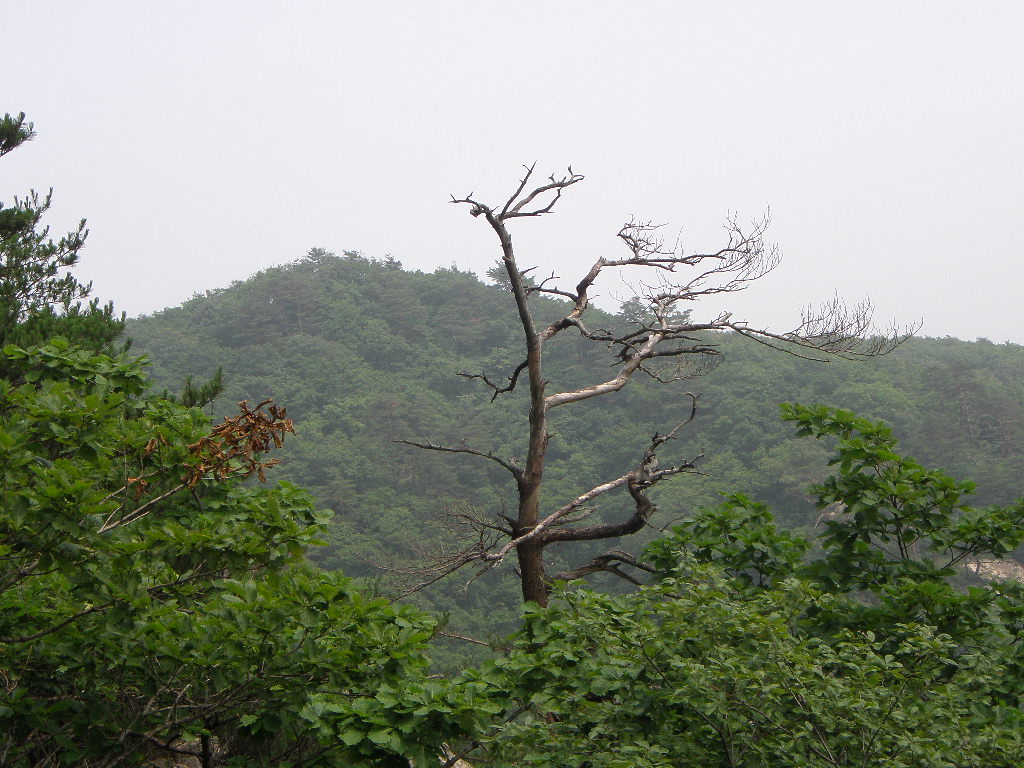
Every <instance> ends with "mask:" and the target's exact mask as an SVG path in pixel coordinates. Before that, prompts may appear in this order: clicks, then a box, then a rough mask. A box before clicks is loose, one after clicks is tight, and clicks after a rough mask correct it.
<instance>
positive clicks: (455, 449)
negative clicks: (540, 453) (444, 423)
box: [392, 439, 523, 480]
mask: <svg viewBox="0 0 1024 768" xmlns="http://www.w3.org/2000/svg"><path fill="white" fill-rule="evenodd" d="M392 442H395V443H402V444H403V445H411V446H412V447H413V448H422V449H423V450H425V451H441V452H442V453H467V454H469V455H470V456H479V457H480V458H483V459H489V460H490V461H493V462H494V463H495V464H497V465H498V466H500V467H504V468H505V469H507V470H508V471H509V472H511V473H512V476H513V477H515V478H516V480H521V479H522V475H523V469H522V467H519V466H517V465H516V464H515V463H514V462H513V461H506V460H505V459H503V458H501V457H500V456H495V455H494V454H493V453H492V452H491V451H478V450H477V449H475V448H470V447H469V446H467V445H456V446H451V445H437V444H435V443H431V442H429V441H428V442H423V443H417V442H416V441H414V440H404V439H402V440H394V441H392Z"/></svg>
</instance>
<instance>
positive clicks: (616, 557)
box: [548, 549, 657, 586]
mask: <svg viewBox="0 0 1024 768" xmlns="http://www.w3.org/2000/svg"><path fill="white" fill-rule="evenodd" d="M613 563H625V564H626V565H631V566H633V567H634V568H639V569H640V570H641V571H647V572H648V573H657V569H655V568H653V567H652V566H650V565H648V564H647V563H644V562H642V561H640V560H638V559H636V558H635V557H633V556H632V555H630V554H629V553H627V552H623V551H622V550H618V549H613V550H610V551H608V552H605V553H604V554H603V555H598V556H597V557H595V558H594V559H593V560H591V561H590V562H589V563H585V564H584V565H581V566H579V567H578V568H573V569H572V570H571V571H562V572H560V573H554V574H551V575H550V576H548V580H549V581H550V582H556V581H574V580H576V579H582V578H583V577H584V576H589V575H590V574H592V573H611V574H614V575H615V576H618V577H619V578H620V579H625V580H626V581H628V582H630V583H631V584H635V585H637V586H643V582H642V581H640V580H639V579H637V578H634V577H633V576H630V575H629V574H628V573H626V572H625V571H623V570H622V569H621V568H619V567H618V566H616V565H613Z"/></svg>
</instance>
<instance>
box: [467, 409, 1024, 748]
mask: <svg viewBox="0 0 1024 768" xmlns="http://www.w3.org/2000/svg"><path fill="white" fill-rule="evenodd" d="M785 415H786V418H788V419H790V420H792V421H794V422H796V424H797V429H798V432H799V433H800V434H804V435H812V436H815V437H834V438H838V447H837V450H836V451H835V454H834V456H833V458H832V464H833V465H834V466H835V467H836V471H835V474H833V475H832V476H831V477H829V478H828V479H827V480H826V481H825V482H823V483H821V484H819V485H818V486H817V487H816V488H815V492H816V494H817V502H818V505H819V506H820V507H821V508H823V509H825V510H830V509H831V510H833V519H830V520H829V521H828V529H827V531H826V533H825V534H824V536H823V537H822V538H821V539H820V541H819V542H818V544H819V545H820V547H821V551H820V552H819V553H818V554H816V555H815V556H813V557H808V554H807V553H808V552H809V551H810V542H807V541H805V540H802V539H801V538H800V537H798V536H795V535H794V534H791V533H786V532H780V531H778V530H777V529H776V528H775V526H774V522H773V521H772V516H771V513H770V512H769V511H768V509H767V507H765V505H763V504H759V503H755V502H752V501H751V500H749V499H748V498H746V497H744V496H740V495H736V496H732V497H730V498H729V499H728V500H727V501H726V502H725V503H723V504H721V505H719V506H718V507H716V508H712V509H708V510H705V511H703V512H702V513H701V514H699V515H698V516H697V517H696V518H695V519H694V520H692V521H689V522H688V523H685V524H683V525H681V526H678V527H677V528H676V529H675V530H674V532H673V534H672V535H671V536H669V537H666V538H664V539H661V540H658V541H657V542H654V543H653V544H652V545H651V546H650V547H649V548H648V553H647V554H648V556H649V558H650V560H651V562H652V563H653V564H654V565H655V566H656V567H657V569H658V571H659V573H660V579H659V580H658V581H657V583H655V584H653V585H651V586H648V587H644V588H642V589H641V590H639V591H638V592H637V593H635V594H631V595H625V596H611V595H605V594H600V593H596V592H593V591H590V590H587V589H581V590H576V591H571V590H570V591H565V590H563V591H562V592H561V594H560V596H559V599H558V600H557V601H555V603H554V604H553V606H552V607H551V608H549V609H547V610H544V609H540V608H536V607H535V608H532V609H530V610H528V612H527V616H526V622H525V625H524V628H523V630H522V631H521V632H520V633H519V634H518V635H517V637H516V640H515V647H514V649H513V650H512V652H511V653H510V654H509V655H508V656H507V657H506V658H504V659H501V660H499V661H497V662H495V663H494V665H493V666H492V667H491V668H490V670H489V672H488V674H492V675H493V674H499V675H501V674H503V675H505V676H506V677H505V680H506V683H505V684H506V685H507V686H508V687H509V689H510V693H511V696H512V699H513V701H515V702H517V703H518V705H519V706H520V707H521V708H522V710H523V712H524V714H523V715H522V716H521V717H518V718H516V719H514V720H512V721H510V722H509V723H507V724H504V725H502V726H499V727H498V728H496V729H495V731H494V732H492V733H491V734H490V736H489V737H488V738H487V739H486V741H487V746H488V747H489V750H490V757H491V759H493V760H495V761H496V763H497V764H500V765H516V766H524V765H535V766H551V765H559V766H580V767H581V768H583V767H584V766H586V767H587V768H598V767H599V766H600V767H602V768H605V767H606V768H625V767H626V766H645V767H647V768H655V767H657V768H666V767H667V766H690V765H719V766H747V767H748V768H753V767H754V766H764V768H769V767H773V768H774V767H775V766H887V767H892V768H896V767H897V766H899V767H904V766H906V767H908V768H909V767H910V766H1006V767H1007V768H1009V766H1016V765H1020V764H1021V761H1022V760H1024V717H1022V711H1021V704H1022V698H1021V697H1022V695H1024V667H1022V661H1024V656H1022V650H1021V646H1022V643H1021V640H1022V637H1024V589H1022V585H1021V584H1019V583H1016V582H1007V583H996V584H989V585H985V586H980V585H974V586H969V587H967V588H963V585H960V588H958V585H957V582H958V581H961V580H962V577H961V576H959V575H958V571H957V570H955V569H954V568H953V567H952V566H954V565H956V564H957V563H959V562H961V561H963V560H965V559H967V558H1000V557H1003V556H1005V554H1006V553H1007V552H1008V551H1009V550H1011V549H1012V548H1014V547H1015V546H1017V545H1018V544H1019V543H1020V542H1021V541H1022V539H1024V527H1022V525H1021V523H1022V520H1024V503H1021V502H1019V503H1017V504H1015V505H1011V506H1008V507H989V508H985V509H975V508H972V507H970V506H968V505H967V504H966V503H965V501H964V499H963V496H964V494H965V493H966V492H968V491H969V490H970V484H966V483H957V482H955V481H953V480H952V479H951V478H949V477H947V476H945V475H943V474H942V473H940V472H935V471H930V470H926V469H924V468H923V467H921V466H920V465H919V464H917V463H916V462H914V461H913V460H912V459H909V458H907V457H904V456H901V455H900V454H898V453H897V452H896V451H895V447H896V446H895V441H894V440H893V438H892V434H891V431H890V430H889V429H888V428H887V427H886V426H885V425H883V424H876V423H872V422H870V421H867V420H865V419H861V418H858V417H856V416H854V415H853V414H852V413H850V412H847V411H837V410H833V409H828V408H805V407H801V406H787V407H786V409H785ZM837 503H841V504H842V507H841V508H840V509H836V507H835V505H836V504H837Z"/></svg>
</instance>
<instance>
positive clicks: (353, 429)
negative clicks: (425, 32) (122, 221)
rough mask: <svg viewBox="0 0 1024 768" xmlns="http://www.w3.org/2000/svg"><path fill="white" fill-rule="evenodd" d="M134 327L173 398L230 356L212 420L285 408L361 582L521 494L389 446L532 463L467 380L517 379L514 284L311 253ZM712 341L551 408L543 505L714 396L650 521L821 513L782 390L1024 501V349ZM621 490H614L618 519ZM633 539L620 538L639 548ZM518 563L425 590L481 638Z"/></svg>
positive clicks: (486, 467)
mask: <svg viewBox="0 0 1024 768" xmlns="http://www.w3.org/2000/svg"><path fill="white" fill-rule="evenodd" d="M534 301H535V302H536V305H535V310H534V311H535V313H536V314H537V315H538V316H539V317H540V318H543V317H544V316H545V315H546V314H550V315H551V316H552V317H554V316H557V315H558V314H560V312H559V306H558V304H557V302H554V301H551V300H549V299H545V298H536V299H534ZM599 320H600V321H601V322H605V323H607V324H608V326H609V327H611V326H613V325H615V324H617V323H618V324H621V323H623V322H624V320H623V319H622V318H616V317H613V316H605V317H603V318H599ZM128 333H129V335H130V336H131V337H132V338H133V339H134V343H135V347H134V348H135V349H136V350H138V351H140V352H142V353H145V354H147V355H148V356H149V357H150V359H151V360H152V362H153V366H152V374H153V376H154V378H155V379H156V380H157V382H158V383H159V384H161V385H163V386H166V387H168V388H170V389H171V390H176V389H177V388H178V387H179V386H180V383H181V381H182V380H183V379H184V377H185V376H186V375H193V376H196V377H203V376H209V375H210V374H211V373H212V372H213V371H214V370H215V369H216V368H217V367H218V366H223V368H224V372H225V380H226V384H227V388H226V391H225V393H224V395H223V396H222V397H221V398H220V399H219V400H218V401H217V402H215V403H214V404H213V406H212V409H213V412H214V414H215V415H220V414H221V413H222V412H228V411H229V410H231V409H232V407H233V404H234V402H235V401H238V400H242V399H248V400H250V401H252V400H260V399H263V398H266V397H272V398H274V399H275V400H277V401H278V402H279V403H281V404H284V405H286V406H287V407H288V415H289V416H290V417H292V418H294V419H295V423H296V431H297V433H298V438H297V439H296V440H294V441H292V442H291V443H290V444H289V445H288V446H287V447H286V448H285V450H284V451H283V452H282V454H281V457H282V467H281V469H280V471H279V476H285V477H287V478H288V479H290V480H293V481H295V482H297V483H300V484H302V485H304V486H306V487H307V488H309V489H310V490H312V491H313V492H314V493H315V494H316V495H317V497H318V499H319V500H320V502H321V504H322V505H323V506H325V507H328V508H330V509H333V510H334V511H335V513H336V517H335V521H334V527H333V529H332V535H331V541H330V543H329V546H328V547H326V548H324V549H323V550H322V551H321V552H320V553H319V554H318V559H319V560H320V562H321V563H323V564H324V565H327V566H329V567H340V568H343V569H344V570H345V571H346V572H348V573H350V574H353V575H362V576H367V577H371V576H373V575H374V574H378V573H380V571H379V570H378V568H377V566H378V565H387V566H389V567H391V568H394V569H398V570H401V571H416V570H417V569H418V567H419V566H420V565H422V564H424V563H426V562H427V561H428V560H429V559H430V558H431V557H436V556H437V555H438V554H439V553H440V552H442V550H443V548H444V547H445V546H447V547H455V546H456V545H457V544H458V543H459V542H458V541H456V540H455V539H456V538H457V535H456V536H453V534H452V533H451V531H450V530H449V527H448V526H446V525H445V515H446V513H451V512H453V511H454V512H457V513H458V512H467V511H469V512H471V513H472V514H475V515H480V516H483V517H488V516H490V517H493V516H494V515H495V514H497V513H500V512H501V511H502V510H503V508H505V505H509V504H511V503H513V499H514V497H513V494H512V493H511V491H512V489H511V488H509V487H508V485H507V476H506V475H504V474H499V471H498V470H496V468H495V467H494V465H492V464H490V463H489V462H486V461H479V460H477V459H474V458H473V457H466V456H451V455H444V454H438V453H433V452H424V451H420V450H416V449H413V448H410V447H408V446H405V445H402V444H398V443H396V442H395V440H396V439H400V438H409V439H414V440H422V439H423V438H426V439H428V440H430V441H433V442H448V443H452V444H457V443H461V442H463V441H465V443H467V444H469V445H472V446H473V447H475V448H479V449H484V450H486V449H495V450H501V451H502V452H503V454H504V455H510V456H515V455H517V453H518V454H519V455H522V450H523V446H522V444H521V441H522V440H523V439H525V431H524V430H523V429H522V426H523V422H524V419H525V414H526V402H525V399H524V398H523V397H522V396H520V395H519V394H518V393H513V394H512V395H508V396H504V397H503V398H501V399H499V400H498V401H497V402H494V403H491V402H490V397H489V393H488V392H486V391H485V390H484V388H483V387H481V386H480V384H479V382H476V381H473V380H470V379H467V378H464V377H459V376H458V374H459V373H460V372H468V373H480V372H487V373H488V374H489V375H491V376H492V378H494V377H501V376H505V375H507V374H508V373H510V372H511V371H512V369H513V368H514V367H515V365H516V363H518V362H519V360H520V359H521V358H522V354H523V352H522V343H521V341H520V338H519V336H518V332H517V325H516V318H515V311H514V307H513V304H512V298H511V295H510V294H508V293H507V292H505V291H503V290H502V289H500V288H498V287H495V286H488V285H484V284H482V283H481V282H480V281H479V280H478V279H477V278H476V277H475V276H474V275H473V274H471V273H466V272H461V271H459V270H458V269H455V268H453V269H450V270H438V271H436V272H434V273H432V274H424V273H419V272H407V271H404V270H402V269H401V265H400V264H398V263H397V262H395V261H393V260H387V261H375V260H369V259H366V258H363V257H362V256H360V255H358V254H346V255H345V256H342V257H337V256H334V255H332V254H329V253H327V252H325V251H322V250H319V249H314V251H312V252H311V253H310V255H309V256H307V257H305V258H303V259H301V260H299V261H297V262H295V263H293V264H291V265H288V266H284V267H277V268H273V269H269V270H266V271H263V272H260V273H259V274H257V275H254V276H253V277H251V278H250V279H248V280H246V281H244V282H238V283H235V284H233V285H232V286H230V287H229V288H226V289H222V290H217V291H210V292H207V293H206V294H205V295H202V296H196V297H194V298H192V299H190V300H189V301H187V302H185V303H184V304H183V305H182V306H181V307H177V308H173V309H168V310H165V311H163V312H159V313H156V314H154V315H152V316H146V317H142V318H138V319H135V320H132V321H131V322H130V324H129V329H128ZM559 341H561V342H562V343H561V344H560V345H559V346H556V348H555V349H554V350H553V351H552V353H551V354H550V355H549V357H548V361H549V362H548V365H549V368H548V370H551V371H557V372H558V375H559V377H560V378H559V381H556V382H553V383H552V387H554V386H559V387H562V386H566V385H572V384H583V383H588V382H596V381H599V380H602V379H603V378H604V377H606V376H607V372H608V367H607V366H608V363H609V362H610V358H609V357H608V356H607V354H606V351H605V350H603V349H602V348H600V347H599V346H595V345H594V344H592V343H589V342H583V341H582V340H580V339H570V338H569V337H568V336H565V337H564V341H563V337H559ZM709 341H713V342H714V343H716V344H718V345H719V348H720V350H721V351H722V358H723V363H722V364H721V365H720V366H719V367H718V368H717V369H716V370H714V371H713V372H712V373H710V374H709V375H707V376H704V377H701V378H696V379H694V380H692V381H687V382H682V383H679V384H676V385H670V386H665V385H662V384H659V383H657V382H654V381H652V380H644V381H638V382H636V383H635V386H633V385H631V386H630V387H627V388H626V389H625V390H623V391H622V392H620V393H618V394H616V395H614V396H611V397H605V398H598V399H595V400H590V401H587V402H586V403H585V404H583V407H579V408H576V409H575V410H573V411H571V412H568V411H567V412H565V413H557V414H556V415H557V417H558V418H557V419H556V421H555V428H556V429H555V434H554V436H553V438H552V442H551V449H550V452H549V457H550V463H549V466H548V469H547V475H546V477H547V486H546V489H547V490H546V493H547V494H548V498H549V499H550V501H551V503H552V504H554V502H556V501H558V500H559V499H561V500H562V501H561V502H559V503H562V502H564V500H565V499H566V498H571V497H572V496H574V495H576V494H578V493H580V492H582V491H584V490H586V489H588V488H590V487H592V486H593V485H594V484H596V483H597V482H600V481H601V480H602V479H607V478H610V477H614V476H617V475H620V474H622V472H623V471H625V470H626V469H629V468H631V467H632V466H634V465H635V464H636V462H637V461H638V460H639V458H640V455H641V453H642V451H643V449H644V447H645V445H646V441H647V440H649V437H650V435H651V434H652V433H653V432H655V431H656V430H659V429H660V430H662V431H664V430H665V429H666V428H668V427H671V426H673V425H674V424H675V422H676V421H678V420H679V419H680V418H682V417H683V416H684V415H685V413H686V412H687V409H688V408H689V398H687V397H685V396H684V393H685V392H686V391H692V392H700V393H701V396H700V400H699V404H700V407H699V412H698V416H697V419H696V420H695V422H694V423H693V424H691V425H689V427H688V428H687V430H686V431H685V432H684V433H683V435H682V436H681V438H680V440H678V441H677V442H676V443H675V444H674V445H673V447H672V450H671V452H670V453H674V455H675V457H676V458H689V457H691V456H695V455H697V454H700V453H703V456H704V458H703V459H702V460H701V461H700V462H699V466H700V467H701V469H702V472H703V474H694V475H684V476H680V477H678V478H676V479H675V480H674V481H673V482H671V483H664V484H662V485H660V486H659V487H658V489H657V491H658V494H657V501H658V503H659V506H660V512H659V514H658V516H657V517H656V518H655V520H654V522H655V524H656V525H657V526H659V527H662V526H665V525H668V524H670V523H672V522H673V521H676V520H678V519H680V518H682V517H686V516H688V515H689V514H691V513H692V511H693V510H694V509H696V508H698V507H699V506H702V505H708V504H713V503H715V502H716V501H717V499H718V498H719V496H718V494H719V493H721V492H727V491H743V492H744V493H747V494H748V495H750V496H752V497H754V498H759V499H761V500H764V501H767V502H769V503H770V504H771V505H772V507H773V508H774V510H775V512H776V514H777V516H778V518H779V519H780V520H781V521H782V522H783V523H784V524H786V525H789V526H791V527H809V526H813V525H814V524H815V520H816V515H817V513H816V511H815V510H814V508H813V507H812V506H811V505H810V503H809V502H808V500H807V499H808V497H807V495H806V487H807V485H808V484H809V483H810V482H813V481H814V480H816V479H818V478H820V477H823V476H824V475H825V473H826V469H827V468H826V466H825V457H826V456H827V451H826V448H825V446H823V445H820V444H817V443H814V442H810V441H807V440H804V441H797V440H796V439H795V438H793V437H792V436H791V435H790V433H789V429H788V428H787V427H786V426H785V425H784V424H783V423H782V422H781V421H780V420H779V418H778V404H779V403H780V402H783V401H796V402H802V403H808V404H810V403H823V404H828V405H836V406H842V407H844V408H850V409H853V410H855V411H857V412H858V413H860V414H861V415H863V416H867V417H869V418H872V419H885V420H887V421H889V422H890V423H891V424H892V425H893V426H894V428H895V431H896V434H897V435H898V436H900V438H901V440H902V447H903V449H904V451H905V452H906V453H908V454H910V455H913V456H914V457H915V458H917V459H918V460H919V461H921V462H923V463H924V464H925V465H928V466H936V467H942V468H944V469H945V470H947V471H948V472H949V473H951V474H952V475H954V476H956V477H960V478H970V479H973V480H975V481H977V482H978V484H979V488H978V492H977V497H976V499H975V502H976V503H977V504H985V503H1005V502H1009V501H1011V500H1012V499H1014V498H1017V497H1018V496H1020V495H1022V494H1021V486H1020V480H1019V478H1020V474H1021V470H1022V469H1024V439H1022V438H1024V383H1022V382H1024V348H1022V347H1020V346H1016V345H1009V344H1006V345H994V344H991V343H988V342H985V341H978V342H973V343H970V342H963V341H959V340H955V339H911V340H910V341H908V342H907V343H905V344H904V345H903V346H902V347H900V348H899V349H897V350H896V352H894V353H893V354H891V355H888V356H886V357H883V358H879V359H875V360H872V361H868V362H861V363H846V362H842V361H834V362H831V363H827V364H816V363H812V362H807V361H804V360H799V359H796V358H794V357H792V356H788V355H785V354H781V353H778V352H774V351H772V350H769V349H765V348H764V347H761V346H758V345H754V344H750V343H749V342H745V341H744V340H743V339H740V338H736V337H733V336H732V335H726V334H721V335H718V336H715V337H710V338H709ZM552 364H553V365H552ZM670 459H671V456H666V457H665V458H664V459H663V460H670ZM627 501H628V499H613V500H610V501H608V502H605V505H606V511H611V506H612V505H614V504H615V503H619V502H621V503H626V502H627ZM654 533H655V531H651V533H650V535H648V536H647V537H645V538H646V539H649V538H651V537H652V536H653V535H654ZM643 538H644V537H642V538H641V541H642V540H643ZM641 541H636V542H630V543H625V544H624V546H627V547H629V548H630V549H631V550H633V551H638V550H639V547H640V544H641ZM596 551H597V550H596V549H595V552H596ZM580 557H581V559H582V555H581V556H580ZM574 564H575V563H574ZM511 567H512V566H511V564H505V565H503V566H502V567H501V569H499V570H498V571H497V572H494V573H491V574H489V575H488V576H487V577H486V578H485V579H484V581H483V583H482V584H480V583H478V584H474V586H473V588H471V589H468V590H465V591H463V590H462V589H461V587H462V585H463V584H464V583H465V582H466V580H467V579H468V578H469V576H470V575H471V574H469V573H466V574H465V577H463V578H460V577H459V576H458V575H457V576H455V577H453V579H450V580H449V581H448V582H447V583H446V584H445V586H444V587H442V588H441V589H434V590H433V591H432V592H428V593H427V594H428V597H427V598H423V597H421V598H419V599H421V600H422V599H428V600H429V601H430V602H431V603H432V604H433V606H434V607H440V608H443V609H449V608H453V607H455V606H462V608H463V609H468V613H464V611H462V610H460V612H459V615H458V616H457V617H454V618H453V623H455V624H457V625H458V626H459V627H464V626H468V628H469V629H471V630H474V631H481V632H486V630H487V628H488V626H489V622H490V620H491V618H493V617H494V616H495V615H497V614H496V612H498V613H500V611H501V610H502V606H512V605H515V603H516V599H515V596H514V590H512V589H511V585H512V581H513V579H514V577H512V574H511V572H510V568H511ZM406 577H407V579H411V580H415V579H416V578H417V576H416V574H406ZM506 587H509V588H506ZM474 617H475V618H474ZM460 622H461V623H460ZM474 625H475V626H474Z"/></svg>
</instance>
